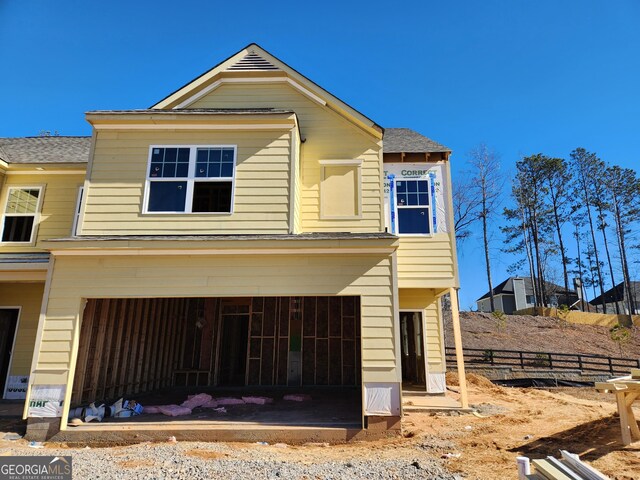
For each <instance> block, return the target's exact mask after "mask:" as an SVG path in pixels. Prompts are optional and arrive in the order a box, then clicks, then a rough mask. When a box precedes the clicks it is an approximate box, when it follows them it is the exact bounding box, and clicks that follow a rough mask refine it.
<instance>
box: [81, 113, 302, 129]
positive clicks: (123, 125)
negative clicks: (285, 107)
mask: <svg viewBox="0 0 640 480" xmlns="http://www.w3.org/2000/svg"><path fill="white" fill-rule="evenodd" d="M85 117H86V119H87V121H88V122H89V123H90V124H91V125H92V126H93V128H94V129H96V130H162V129H165V130H261V129H265V130H290V129H291V128H293V127H297V125H298V120H297V116H296V114H295V113H270V114H262V113H261V114H244V113H237V114H233V113H225V114H219V113H203V112H198V113H193V114H185V113H179V114H178V113H176V114H173V115H171V114H167V113H166V112H163V113H157V114H154V113H132V112H122V113H119V112H87V113H86V114H85Z"/></svg>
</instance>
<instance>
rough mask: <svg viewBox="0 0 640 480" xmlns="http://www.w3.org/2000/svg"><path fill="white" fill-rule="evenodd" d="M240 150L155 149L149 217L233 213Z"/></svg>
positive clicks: (149, 186)
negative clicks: (236, 167)
mask: <svg viewBox="0 0 640 480" xmlns="http://www.w3.org/2000/svg"><path fill="white" fill-rule="evenodd" d="M235 164H236V147H235V146H234V145H214V146H152V147H151V151H150V156H149V170H148V176H147V195H146V204H145V207H146V208H145V211H146V212H147V213H232V212H233V190H234V189H233V187H234V180H235Z"/></svg>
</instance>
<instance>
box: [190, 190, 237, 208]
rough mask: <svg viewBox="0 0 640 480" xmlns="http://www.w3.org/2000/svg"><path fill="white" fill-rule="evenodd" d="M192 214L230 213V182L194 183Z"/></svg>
mask: <svg viewBox="0 0 640 480" xmlns="http://www.w3.org/2000/svg"><path fill="white" fill-rule="evenodd" d="M191 211H192V212H207V213H226V212H229V213H230V212H231V182H195V183H194V185H193V207H192V209H191Z"/></svg>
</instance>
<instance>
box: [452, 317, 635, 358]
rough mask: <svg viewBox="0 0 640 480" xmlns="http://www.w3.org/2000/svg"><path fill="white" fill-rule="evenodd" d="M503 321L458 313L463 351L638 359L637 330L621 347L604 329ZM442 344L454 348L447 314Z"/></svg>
mask: <svg viewBox="0 0 640 480" xmlns="http://www.w3.org/2000/svg"><path fill="white" fill-rule="evenodd" d="M504 318H505V319H504V321H499V320H498V319H496V318H495V317H493V316H492V315H491V314H488V313H479V312H460V326H461V329H462V345H463V346H464V348H478V349H496V350H523V351H540V352H558V353H585V354H598V355H606V356H610V357H625V358H638V357H640V331H639V330H640V329H639V328H638V327H634V328H633V329H632V334H631V339H630V340H629V341H628V342H627V343H626V344H624V345H620V344H619V343H616V342H615V341H613V340H612V339H611V336H610V333H609V328H607V327H601V326H596V325H578V324H573V323H567V322H564V321H562V320H560V319H558V318H554V317H543V316H535V317H534V316H532V315H505V317H504ZM445 340H446V345H447V347H453V330H452V326H451V320H450V315H446V314H445Z"/></svg>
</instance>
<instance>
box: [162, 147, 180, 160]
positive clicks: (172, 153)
mask: <svg viewBox="0 0 640 480" xmlns="http://www.w3.org/2000/svg"><path fill="white" fill-rule="evenodd" d="M177 157H178V149H177V148H165V149H164V163H167V162H169V163H175V161H176V160H177Z"/></svg>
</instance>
